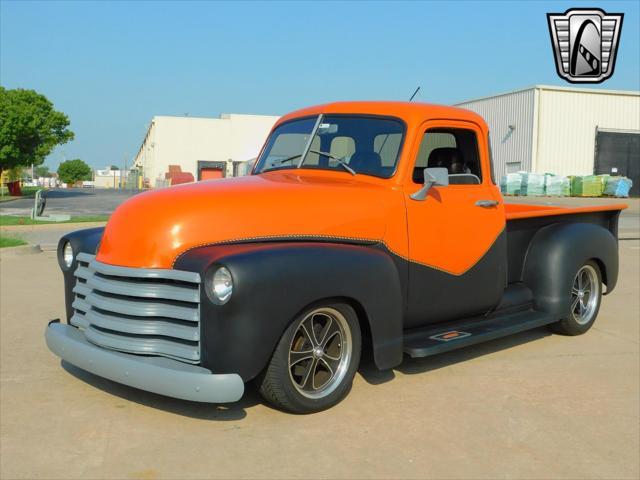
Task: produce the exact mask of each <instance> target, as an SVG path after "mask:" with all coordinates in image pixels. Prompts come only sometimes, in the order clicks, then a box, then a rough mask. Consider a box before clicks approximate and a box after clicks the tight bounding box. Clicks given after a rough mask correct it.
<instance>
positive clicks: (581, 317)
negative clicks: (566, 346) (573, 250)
mask: <svg viewBox="0 0 640 480" xmlns="http://www.w3.org/2000/svg"><path fill="white" fill-rule="evenodd" d="M601 301H602V275H601V273H600V268H599V267H598V264H597V263H595V262H593V261H588V262H587V263H585V264H584V265H582V266H581V267H580V268H579V269H578V272H577V273H576V275H575V277H574V279H573V284H572V287H571V307H570V310H569V315H568V316H567V318H564V319H562V320H561V321H559V322H558V323H556V324H555V325H553V330H554V331H555V332H557V333H561V334H564V335H581V334H583V333H585V332H586V331H587V330H589V329H590V328H591V326H592V325H593V323H594V322H595V320H596V317H597V316H598V311H599V310H600V303H601Z"/></svg>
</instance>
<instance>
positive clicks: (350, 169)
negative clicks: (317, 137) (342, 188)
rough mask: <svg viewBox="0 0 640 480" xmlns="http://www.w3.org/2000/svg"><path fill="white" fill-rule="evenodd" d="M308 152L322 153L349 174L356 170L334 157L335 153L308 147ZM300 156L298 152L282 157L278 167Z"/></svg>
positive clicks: (353, 173)
mask: <svg viewBox="0 0 640 480" xmlns="http://www.w3.org/2000/svg"><path fill="white" fill-rule="evenodd" d="M309 152H311V153H315V154H316V155H323V156H325V157H328V158H330V159H331V160H335V161H336V162H338V163H339V164H340V165H341V166H342V167H344V169H345V170H346V171H347V172H349V173H350V174H351V175H355V174H356V171H355V170H354V169H353V168H351V167H350V166H349V164H348V163H347V162H345V161H344V160H342V159H341V158H338V157H336V156H335V155H332V154H330V153H328V152H321V151H320V150H312V149H309ZM301 156H302V154H301V153H299V154H297V155H291V156H290V157H287V158H283V159H282V160H278V167H280V166H282V164H283V163H285V162H290V161H291V160H294V159H296V158H299V157H301ZM269 170H271V169H269Z"/></svg>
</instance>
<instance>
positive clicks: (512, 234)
mask: <svg viewBox="0 0 640 480" xmlns="http://www.w3.org/2000/svg"><path fill="white" fill-rule="evenodd" d="M625 208H627V205H625V204H624V203H616V204H611V205H598V206H587V207H558V206H552V205H527V204H519V203H511V204H509V203H507V204H505V205H504V209H505V216H506V219H507V269H508V283H509V284H513V283H517V282H520V281H522V269H523V265H524V260H525V257H526V254H527V251H528V249H529V244H530V243H531V240H532V239H533V237H534V235H535V234H536V233H538V231H540V229H542V228H544V227H546V226H547V225H551V224H555V223H569V222H573V223H578V222H581V223H592V224H597V225H600V226H602V227H603V228H606V229H607V230H609V231H610V232H611V234H612V235H613V236H614V237H615V238H618V217H619V216H620V212H621V211H622V210H624V209H625Z"/></svg>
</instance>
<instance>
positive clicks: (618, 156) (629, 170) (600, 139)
mask: <svg viewBox="0 0 640 480" xmlns="http://www.w3.org/2000/svg"><path fill="white" fill-rule="evenodd" d="M594 170H595V173H596V174H598V175H599V174H604V173H608V174H609V175H624V176H625V177H629V178H630V179H631V180H632V181H633V187H631V192H630V194H631V195H632V196H634V197H637V196H639V195H640V132H637V133H635V132H634V133H629V132H600V131H599V132H597V133H596V161H595V166H594Z"/></svg>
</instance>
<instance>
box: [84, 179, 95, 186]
mask: <svg viewBox="0 0 640 480" xmlns="http://www.w3.org/2000/svg"><path fill="white" fill-rule="evenodd" d="M94 187H95V183H94V182H93V181H92V180H83V182H82V188H94Z"/></svg>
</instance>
